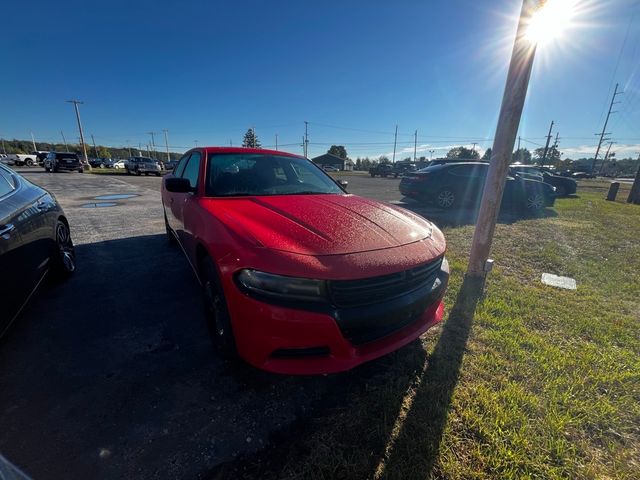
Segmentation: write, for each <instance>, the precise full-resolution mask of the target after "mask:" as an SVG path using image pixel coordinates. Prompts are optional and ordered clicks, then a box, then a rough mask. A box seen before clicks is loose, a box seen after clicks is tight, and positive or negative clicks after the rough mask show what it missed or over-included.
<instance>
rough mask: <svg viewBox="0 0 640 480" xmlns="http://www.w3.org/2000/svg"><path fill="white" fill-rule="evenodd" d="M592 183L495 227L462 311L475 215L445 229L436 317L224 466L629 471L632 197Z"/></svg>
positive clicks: (637, 305)
mask: <svg viewBox="0 0 640 480" xmlns="http://www.w3.org/2000/svg"><path fill="white" fill-rule="evenodd" d="M598 188H599V187H598ZM602 188H605V187H604V186H603V187H602ZM603 197H604V195H603V193H602V191H599V190H598V189H597V188H594V189H593V190H592V191H589V189H586V188H585V189H584V190H583V189H581V190H579V198H568V199H560V200H558V202H557V204H556V208H555V210H556V211H557V213H558V215H557V216H555V217H553V216H552V217H546V218H539V219H527V220H522V221H519V222H516V223H513V224H511V225H499V226H498V228H497V230H496V237H495V241H494V246H493V251H492V257H493V258H494V259H495V262H496V266H495V268H494V270H493V272H492V273H491V274H490V277H489V280H488V283H487V290H486V295H485V297H484V298H483V299H482V300H481V301H480V303H478V305H477V307H476V308H475V315H473V313H469V309H468V308H466V309H465V308H464V307H465V305H462V306H461V303H460V302H458V304H456V300H457V299H458V295H459V292H460V288H461V285H462V278H463V272H464V270H465V268H466V259H467V256H468V252H469V247H470V243H471V236H472V234H473V227H470V226H464V227H458V228H448V229H446V230H445V234H446V236H447V240H448V257H449V259H450V263H451V266H452V277H451V283H450V287H449V291H448V293H447V298H446V301H447V306H448V311H447V318H446V319H445V322H443V324H442V326H440V327H438V328H436V329H433V330H432V331H431V332H429V333H428V334H427V335H425V336H424V337H423V338H422V339H421V342H420V343H416V344H414V345H412V346H410V347H408V348H406V349H403V350H401V351H400V352H396V353H394V354H392V355H390V356H388V357H386V358H385V359H383V360H381V361H378V362H377V363H376V364H375V370H376V373H375V374H373V375H371V376H369V377H366V376H365V378H366V379H365V380H361V378H359V377H362V376H363V375H361V373H362V371H360V373H359V370H356V371H355V372H352V373H351V374H349V376H347V377H346V378H347V380H345V381H346V382H348V383H349V385H350V386H349V388H347V393H346V394H345V396H344V398H342V399H341V401H340V402H338V404H337V405H332V406H331V407H330V408H320V409H319V412H320V413H319V414H318V416H317V417H316V418H314V419H311V420H307V421H305V422H306V424H305V425H304V426H303V427H302V428H301V429H300V431H298V432H295V433H293V435H294V437H293V438H292V439H290V441H289V442H288V443H287V442H285V444H280V445H276V446H274V447H272V448H271V449H270V450H268V451H267V452H266V453H264V454H263V455H262V456H259V457H254V458H249V459H243V460H242V465H243V467H242V469H241V470H236V471H234V475H235V476H238V477H242V476H243V475H259V476H260V477H263V478H276V477H277V478H300V479H303V478H304V479H332V478H343V479H351V478H355V479H360V478H393V479H414V478H416V479H424V478H443V479H444V478H446V479H476V478H478V479H480V478H496V479H497V478H500V479H502V478H518V479H520V478H530V479H556V478H557V479H564V478H571V479H614V478H615V479H632V478H633V479H637V478H640V336H639V333H638V332H639V328H638V327H639V325H638V321H639V319H640V207H639V206H633V205H627V204H623V203H618V202H615V203H614V202H606V201H604V200H603ZM543 272H550V273H555V274H559V275H568V276H572V277H574V278H575V279H576V280H577V282H578V290H577V291H564V290H559V289H554V288H551V287H547V286H544V285H542V284H541V283H540V276H541V274H542V273H543ZM471 312H472V311H471ZM368 368H369V369H371V367H368ZM243 472H244V473H243Z"/></svg>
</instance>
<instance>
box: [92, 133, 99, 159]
mask: <svg viewBox="0 0 640 480" xmlns="http://www.w3.org/2000/svg"><path fill="white" fill-rule="evenodd" d="M91 142H93V153H94V154H95V156H96V158H98V147H96V139H95V138H93V133H92V134H91Z"/></svg>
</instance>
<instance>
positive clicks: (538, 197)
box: [525, 192, 544, 212]
mask: <svg viewBox="0 0 640 480" xmlns="http://www.w3.org/2000/svg"><path fill="white" fill-rule="evenodd" d="M525 206H526V207H527V210H529V211H531V212H538V211H540V210H542V209H543V208H544V195H543V194H542V193H540V192H528V193H527V199H526V202H525Z"/></svg>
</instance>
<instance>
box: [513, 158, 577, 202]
mask: <svg viewBox="0 0 640 480" xmlns="http://www.w3.org/2000/svg"><path fill="white" fill-rule="evenodd" d="M511 168H512V169H513V170H515V171H516V172H523V173H528V172H534V173H538V174H540V175H542V179H543V181H544V183H548V184H549V185H553V186H554V187H556V195H557V196H558V197H565V196H567V195H573V194H574V193H576V190H577V189H578V182H576V181H575V180H572V179H571V178H566V177H561V176H560V175H555V174H554V173H553V172H552V171H551V170H549V169H547V168H544V167H537V166H535V165H511Z"/></svg>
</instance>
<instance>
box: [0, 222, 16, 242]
mask: <svg viewBox="0 0 640 480" xmlns="http://www.w3.org/2000/svg"><path fill="white" fill-rule="evenodd" d="M15 229H16V227H15V225H14V224H13V223H7V224H6V225H2V226H0V237H2V238H4V239H5V240H9V237H10V236H11V232H13V231H14V230H15Z"/></svg>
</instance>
